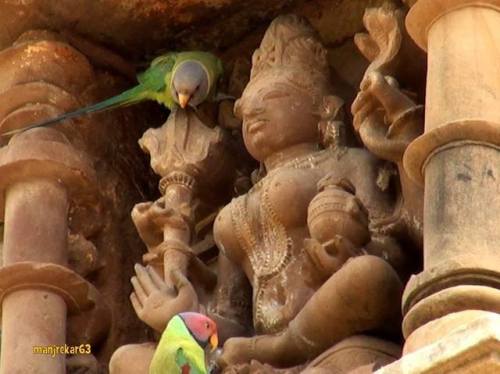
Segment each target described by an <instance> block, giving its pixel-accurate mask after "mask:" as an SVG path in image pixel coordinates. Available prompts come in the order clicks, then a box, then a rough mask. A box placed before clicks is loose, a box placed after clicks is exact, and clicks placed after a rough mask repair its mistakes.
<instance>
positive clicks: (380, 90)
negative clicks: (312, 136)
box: [351, 71, 423, 162]
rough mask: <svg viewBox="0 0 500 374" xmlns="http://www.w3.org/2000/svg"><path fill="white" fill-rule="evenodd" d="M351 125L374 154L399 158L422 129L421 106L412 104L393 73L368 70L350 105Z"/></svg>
mask: <svg viewBox="0 0 500 374" xmlns="http://www.w3.org/2000/svg"><path fill="white" fill-rule="evenodd" d="M351 111H352V114H353V116H354V120H353V125H354V128H355V129H356V131H358V133H359V135H360V137H361V139H362V141H363V143H364V144H365V146H366V147H367V148H368V149H369V150H370V151H372V152H373V153H374V154H376V155H377V156H379V157H381V158H384V159H387V160H390V161H394V162H400V161H401V158H402V155H403V153H404V151H405V150H406V147H407V146H408V144H409V143H410V142H411V141H412V140H413V139H414V138H415V137H417V136H418V135H419V134H420V133H421V132H422V125H423V122H422V118H421V115H422V106H420V105H417V104H415V102H414V101H413V100H411V99H410V98H409V97H408V96H407V95H405V94H404V93H403V92H402V91H401V90H400V89H399V87H398V83H397V81H396V80H395V79H394V78H392V77H389V76H387V77H384V76H382V74H380V73H378V72H376V71H374V72H371V73H370V74H369V75H368V76H367V77H366V78H365V79H364V80H363V82H362V83H361V91H360V92H359V94H358V96H357V97H356V99H355V100H354V102H353V104H352V107H351Z"/></svg>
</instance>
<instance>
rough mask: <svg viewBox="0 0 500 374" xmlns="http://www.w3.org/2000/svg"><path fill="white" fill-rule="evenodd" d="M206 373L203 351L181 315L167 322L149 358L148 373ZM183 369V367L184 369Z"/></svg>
mask: <svg viewBox="0 0 500 374" xmlns="http://www.w3.org/2000/svg"><path fill="white" fill-rule="evenodd" d="M185 365H189V366H188V367H189V368H190V370H191V371H189V372H187V373H188V374H192V373H194V374H207V369H206V365H205V352H204V351H203V349H202V348H201V347H200V345H199V344H198V343H197V342H196V340H195V339H194V338H193V337H192V336H191V334H190V332H189V331H188V329H187V327H186V326H185V325H184V322H183V321H182V319H181V317H179V316H175V317H174V318H172V320H171V321H170V322H169V323H168V325H167V328H166V329H165V331H164V332H163V334H162V336H161V339H160V342H159V343H158V346H157V347H156V351H155V353H154V355H153V359H152V360H151V365H150V367H149V374H167V373H168V374H186V372H184V371H182V370H183V367H185ZM184 370H185V369H184Z"/></svg>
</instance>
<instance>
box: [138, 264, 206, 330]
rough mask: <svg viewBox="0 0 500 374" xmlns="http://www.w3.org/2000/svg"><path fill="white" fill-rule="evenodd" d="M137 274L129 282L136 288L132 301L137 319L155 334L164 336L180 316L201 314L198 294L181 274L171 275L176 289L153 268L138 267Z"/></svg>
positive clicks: (175, 272)
mask: <svg viewBox="0 0 500 374" xmlns="http://www.w3.org/2000/svg"><path fill="white" fill-rule="evenodd" d="M135 272H136V276H134V277H132V278H131V280H130V281H131V282H132V286H133V287H134V291H133V292H132V294H131V295H130V301H131V302H132V306H133V307H134V310H135V312H136V314H137V316H138V317H139V318H140V319H141V320H142V321H143V322H144V323H146V324H147V325H149V326H150V327H152V328H153V329H155V330H156V331H159V332H162V331H163V330H164V329H165V327H166V325H167V323H168V321H170V319H171V318H172V317H173V316H175V315H176V314H178V313H181V312H186V311H198V309H199V304H198V296H197V294H196V291H195V290H194V288H193V286H192V285H191V283H190V282H189V280H188V279H187V278H186V277H185V276H184V275H183V274H182V273H181V272H180V271H176V270H174V271H172V273H171V279H172V281H173V283H174V288H173V289H172V288H170V287H168V286H167V285H166V283H165V282H164V280H163V279H162V278H161V277H160V276H159V275H158V273H157V272H156V271H155V270H154V269H153V268H152V267H150V266H148V267H144V266H141V265H139V264H136V265H135Z"/></svg>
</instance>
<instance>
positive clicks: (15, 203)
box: [0, 32, 109, 374]
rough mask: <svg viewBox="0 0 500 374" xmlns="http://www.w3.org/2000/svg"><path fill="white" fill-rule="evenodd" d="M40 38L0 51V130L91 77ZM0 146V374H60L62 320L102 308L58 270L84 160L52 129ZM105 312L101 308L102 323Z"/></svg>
mask: <svg viewBox="0 0 500 374" xmlns="http://www.w3.org/2000/svg"><path fill="white" fill-rule="evenodd" d="M43 36H44V34H43V33H42V32H39V34H36V35H35V33H31V34H28V35H27V36H26V38H25V39H21V40H20V41H18V43H16V44H15V45H13V46H12V47H11V48H8V49H5V50H3V51H1V52H0V133H3V132H4V131H8V130H11V129H17V128H22V127H24V126H26V125H27V124H30V123H33V122H35V121H38V120H40V119H41V118H47V117H50V116H54V115H57V114H58V113H60V112H62V111H66V110H69V109H70V108H72V107H75V106H76V105H78V102H77V99H76V97H75V96H74V94H78V93H79V92H80V91H81V90H83V89H85V87H86V85H87V84H88V82H89V81H90V80H91V78H92V75H91V73H92V71H91V68H90V66H89V64H88V62H86V60H85V58H84V57H83V56H82V55H81V54H79V53H77V52H76V51H75V50H74V49H72V48H71V47H70V46H69V45H67V44H65V43H63V42H61V41H57V40H45V39H44V38H43ZM7 142H8V144H6V143H7ZM0 145H3V146H2V147H1V148H0V221H3V222H4V228H5V230H4V237H3V240H4V243H3V251H2V252H3V253H2V257H3V264H2V267H0V304H1V308H2V342H1V355H0V357H1V358H0V373H1V374H35V373H40V374H41V373H53V374H62V373H65V372H66V356H65V354H64V351H60V352H58V353H56V352H55V351H54V348H55V347H58V349H61V348H60V347H63V346H64V344H65V343H66V341H67V340H66V334H67V317H68V315H69V314H73V315H75V314H81V313H82V312H84V311H89V310H91V309H92V308H94V309H97V308H98V307H99V306H102V305H103V301H102V297H101V296H100V294H99V292H98V291H97V290H96V289H95V287H94V286H93V285H92V284H91V283H90V282H88V281H87V280H85V279H84V278H83V277H82V276H80V275H79V274H77V273H76V272H75V271H73V270H72V269H70V268H69V267H68V254H69V249H68V226H69V219H70V215H71V214H70V212H71V209H72V208H71V207H73V208H76V207H79V208H83V207H86V206H94V205H95V204H96V203H97V199H98V190H97V177H96V175H95V170H94V169H93V166H92V162H91V161H90V159H89V158H88V156H87V155H86V154H85V153H84V152H82V151H81V150H78V149H76V148H75V147H74V146H73V145H72V144H71V142H70V141H69V140H68V138H67V137H66V136H65V135H64V134H63V133H62V132H60V131H58V130H56V129H54V128H39V129H32V130H29V131H25V132H23V133H20V134H18V135H15V136H14V137H12V138H11V139H10V140H9V138H7V137H4V136H2V137H1V139H0ZM107 313H108V310H107V309H106V308H103V312H102V313H101V317H102V320H103V321H104V322H103V323H104V324H106V323H107V322H108V321H109V315H108V314H107ZM86 316H88V314H86ZM79 343H85V342H83V341H82V342H78V344H79ZM35 347H39V348H41V350H42V351H43V349H44V348H45V354H40V352H36V351H35V349H34V348H35ZM49 349H52V351H50V350H49ZM47 352H54V353H55V354H54V355H50V354H46V353H47ZM80 353H82V352H80Z"/></svg>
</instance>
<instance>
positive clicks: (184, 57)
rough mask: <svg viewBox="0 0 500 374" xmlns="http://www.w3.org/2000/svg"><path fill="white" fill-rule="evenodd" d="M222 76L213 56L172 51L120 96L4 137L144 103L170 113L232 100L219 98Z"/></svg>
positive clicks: (220, 66) (7, 133)
mask: <svg viewBox="0 0 500 374" xmlns="http://www.w3.org/2000/svg"><path fill="white" fill-rule="evenodd" d="M222 74H223V68H222V62H221V61H220V60H219V59H218V58H217V57H216V56H214V55H213V54H211V53H208V52H199V51H192V52H170V53H167V54H165V55H162V56H159V57H157V58H155V59H154V60H153V61H152V62H151V65H150V66H149V68H148V69H147V70H146V71H144V72H143V73H140V74H139V75H138V76H137V80H138V81H139V84H138V85H137V86H135V87H133V88H131V89H129V90H127V91H125V92H123V93H121V94H119V95H116V96H113V97H111V98H109V99H107V100H104V101H101V102H99V103H97V104H93V105H90V106H87V107H85V108H81V109H78V110H75V111H73V112H69V113H65V114H62V115H60V116H58V117H55V118H52V119H48V120H46V121H42V122H40V123H37V124H34V125H31V126H28V127H24V128H21V129H15V130H12V131H8V132H6V133H4V134H3V135H12V134H15V133H17V132H22V131H25V130H28V129H32V128H35V127H43V126H48V125H52V124H55V123H57V122H60V121H64V120H67V119H71V118H75V117H78V116H81V115H85V114H90V113H96V112H101V111H104V110H107V109H112V108H117V107H121V106H126V105H131V104H135V103H138V102H140V101H144V100H155V101H157V102H158V103H160V104H163V105H165V106H166V107H167V108H168V109H170V110H173V109H174V108H175V107H177V106H180V107H181V108H185V107H187V106H188V105H189V106H192V107H196V106H197V105H199V104H200V103H202V102H204V101H206V100H220V99H224V98H228V96H227V95H220V97H218V96H217V83H218V80H219V78H220V77H221V76H222Z"/></svg>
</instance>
